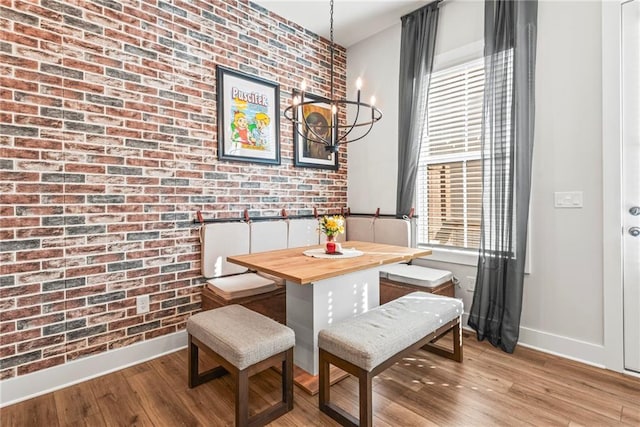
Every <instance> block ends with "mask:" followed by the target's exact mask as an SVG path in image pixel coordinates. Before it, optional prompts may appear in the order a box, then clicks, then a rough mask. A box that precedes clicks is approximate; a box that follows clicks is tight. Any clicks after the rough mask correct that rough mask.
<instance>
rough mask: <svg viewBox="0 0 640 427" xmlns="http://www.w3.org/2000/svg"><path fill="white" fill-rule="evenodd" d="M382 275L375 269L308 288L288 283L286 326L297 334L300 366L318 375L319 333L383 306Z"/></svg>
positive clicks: (323, 281)
mask: <svg viewBox="0 0 640 427" xmlns="http://www.w3.org/2000/svg"><path fill="white" fill-rule="evenodd" d="M379 274H380V272H379V269H378V268H372V269H369V270H362V271H357V272H355V273H349V274H345V275H342V276H338V277H332V278H329V279H324V280H319V281H317V282H314V283H312V284H309V285H298V284H296V283H293V282H289V281H287V325H288V326H289V327H290V328H291V329H293V330H294V332H295V334H296V346H295V348H294V360H295V364H296V365H297V366H298V367H300V368H302V369H304V370H305V371H307V372H308V373H310V374H312V375H318V332H320V330H321V329H323V328H325V327H327V326H328V325H330V324H331V323H332V322H337V321H339V320H342V319H345V318H348V317H353V316H355V315H357V314H360V313H364V312H365V311H367V310H369V309H371V308H373V307H377V306H378V305H379V304H380V278H379Z"/></svg>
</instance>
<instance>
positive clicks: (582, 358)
mask: <svg viewBox="0 0 640 427" xmlns="http://www.w3.org/2000/svg"><path fill="white" fill-rule="evenodd" d="M518 345H521V346H523V347H528V348H532V349H534V350H538V351H541V352H543V353H549V354H554V355H556V356H560V357H564V358H565V359H570V360H575V361H577V362H581V363H586V364H587V365H592V366H597V367H598V368H605V365H604V347H603V346H602V345H600V344H593V343H590V342H586V341H580V340H576V339H573V338H569V337H565V336H562V335H556V334H551V333H548V332H544V331H538V330H536V329H531V328H525V327H520V337H519V339H518Z"/></svg>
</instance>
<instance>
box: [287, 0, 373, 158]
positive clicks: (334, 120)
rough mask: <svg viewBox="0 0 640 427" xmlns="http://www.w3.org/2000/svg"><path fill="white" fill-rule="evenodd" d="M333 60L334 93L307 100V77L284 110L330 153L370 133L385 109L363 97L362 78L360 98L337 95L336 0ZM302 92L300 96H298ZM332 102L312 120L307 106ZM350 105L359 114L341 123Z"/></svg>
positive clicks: (299, 128)
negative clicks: (324, 112)
mask: <svg viewBox="0 0 640 427" xmlns="http://www.w3.org/2000/svg"><path fill="white" fill-rule="evenodd" d="M329 6H330V7H329V13H330V16H329V18H330V21H329V24H330V26H329V31H330V32H329V39H330V40H329V56H330V58H329V61H330V66H331V70H330V89H329V93H330V96H329V98H328V99H326V98H325V99H320V100H307V99H305V84H304V81H303V85H302V90H301V91H300V92H296V91H295V90H294V91H293V95H294V96H293V100H292V104H291V105H290V106H288V107H287V108H286V109H285V110H284V116H285V118H286V119H288V120H290V121H291V122H292V123H293V126H294V131H295V132H296V134H297V135H298V136H299V137H300V138H302V141H305V143H314V144H315V143H318V144H323V145H324V146H325V150H326V151H327V152H330V153H337V152H338V149H339V146H340V145H342V144H348V143H350V142H354V141H358V140H361V139H363V138H364V137H366V136H367V135H368V134H369V132H371V129H372V128H373V125H374V123H376V122H377V121H379V120H380V119H381V118H382V111H380V109H378V108H377V107H375V105H374V97H371V103H370V104H369V103H366V102H363V101H361V100H360V84H361V83H360V79H358V82H357V88H358V92H357V99H356V100H355V101H353V100H349V99H346V98H337V97H336V94H335V84H334V83H335V81H334V79H335V70H334V66H335V58H334V57H335V42H334V39H333V24H334V22H333V12H334V0H330V2H329ZM298 94H299V96H298ZM327 105H329V110H328V112H327V114H326V116H325V118H323V119H322V120H323V121H324V123H322V121H319V120H318V119H317V118H314V120H313V121H312V122H310V121H309V120H308V117H307V115H306V114H305V109H306V108H307V107H313V108H314V109H319V110H320V111H322V110H323V109H326V106H327ZM348 106H351V107H354V108H355V113H354V114H355V118H354V119H353V121H351V122H350V123H340V120H339V115H340V114H339V112H340V111H343V112H346V108H347V107H348ZM365 111H369V112H370V114H371V115H370V116H369V117H370V118H368V119H367V118H366V117H368V116H365V118H364V119H362V120H361V119H360V117H361V112H365ZM308 115H309V116H312V115H321V113H318V112H317V111H314V112H313V113H308ZM356 128H357V129H361V131H360V132H359V133H358V134H357V135H355V136H353V137H350V134H351V132H352V131H353V130H354V129H356Z"/></svg>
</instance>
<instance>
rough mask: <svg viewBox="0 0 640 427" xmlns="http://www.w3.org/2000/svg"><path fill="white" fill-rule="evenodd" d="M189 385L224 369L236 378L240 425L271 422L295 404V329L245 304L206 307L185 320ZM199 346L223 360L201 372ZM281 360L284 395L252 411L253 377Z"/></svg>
mask: <svg viewBox="0 0 640 427" xmlns="http://www.w3.org/2000/svg"><path fill="white" fill-rule="evenodd" d="M187 333H188V335H189V349H188V352H189V368H188V369H189V387H190V388H193V387H195V386H197V385H200V384H202V383H204V382H207V381H209V380H211V379H214V378H218V377H220V376H222V375H225V374H226V373H229V374H231V376H232V377H233V379H234V382H235V410H236V413H235V420H236V426H258V425H260V426H261V425H264V424H267V423H269V422H271V421H273V420H274V419H276V418H278V417H280V416H281V415H283V414H285V413H287V412H289V411H290V410H291V409H293V346H294V345H295V335H294V333H293V330H291V329H290V328H288V327H287V326H284V325H282V324H280V323H278V322H276V321H275V320H272V319H270V318H268V317H266V316H263V315H261V314H259V313H256V312H254V311H251V310H249V309H247V308H245V307H243V306H241V305H235V304H234V305H228V306H225V307H221V308H217V309H214V310H209V311H204V312H201V313H198V314H195V315H193V316H191V317H190V318H189V319H188V320H187ZM199 350H202V351H204V352H206V353H207V354H208V355H209V356H211V357H212V358H213V359H214V360H215V361H216V362H217V363H219V364H220V366H218V367H215V368H213V369H210V370H208V371H206V372H203V373H200V372H199V368H198V361H199V357H198V353H199ZM277 363H281V364H282V400H281V401H280V402H278V403H276V404H275V405H273V406H271V407H269V408H268V409H265V410H264V411H262V412H261V413H259V414H256V415H254V416H252V417H249V377H250V376H251V375H253V374H256V373H258V372H261V371H263V370H265V369H268V368H270V367H271V366H273V365H275V364H277Z"/></svg>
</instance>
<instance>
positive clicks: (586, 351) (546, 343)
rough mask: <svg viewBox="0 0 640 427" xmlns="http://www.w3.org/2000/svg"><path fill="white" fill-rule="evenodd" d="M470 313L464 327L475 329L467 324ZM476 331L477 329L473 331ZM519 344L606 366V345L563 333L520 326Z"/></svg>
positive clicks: (592, 364) (582, 361) (464, 318)
mask: <svg viewBox="0 0 640 427" xmlns="http://www.w3.org/2000/svg"><path fill="white" fill-rule="evenodd" d="M468 320H469V313H464V314H463V315H462V325H463V328H465V329H468V330H470V331H473V329H471V328H469V326H467V321H468ZM473 332H475V331H473ZM518 345H521V346H523V347H527V348H531V349H534V350H538V351H541V352H543V353H549V354H553V355H555V356H560V357H564V358H565V359H570V360H575V361H576V362H580V363H585V364H587V365H591V366H596V367H598V368H604V367H605V364H604V346H602V345H598V344H593V343H589V342H585V341H580V340H576V339H573V338H569V337H564V336H561V335H555V334H551V333H548V332H543V331H538V330H535V329H531V328H526V327H523V326H520V337H519V339H518Z"/></svg>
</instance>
